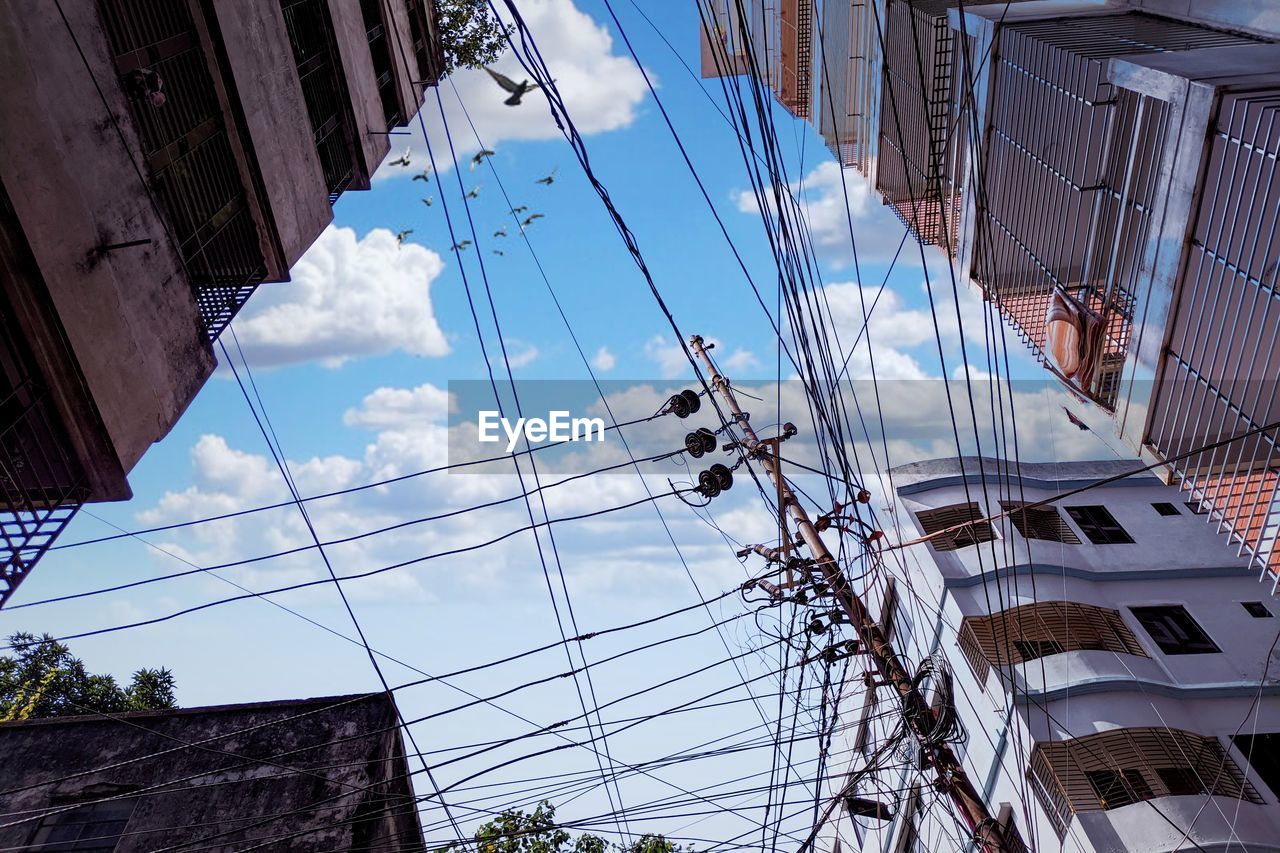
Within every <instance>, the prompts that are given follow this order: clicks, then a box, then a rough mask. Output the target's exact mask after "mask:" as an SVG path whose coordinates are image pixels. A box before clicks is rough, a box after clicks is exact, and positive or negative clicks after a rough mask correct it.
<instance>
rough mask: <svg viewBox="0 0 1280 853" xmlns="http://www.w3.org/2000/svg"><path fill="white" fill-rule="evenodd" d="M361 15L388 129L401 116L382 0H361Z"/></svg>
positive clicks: (394, 125)
mask: <svg viewBox="0 0 1280 853" xmlns="http://www.w3.org/2000/svg"><path fill="white" fill-rule="evenodd" d="M360 15H361V17H362V19H363V20H364V29H365V36H366V38H367V39H368V41H369V56H370V57H371V58H372V59H373V76H374V79H375V81H376V82H377V86H378V97H379V98H381V100H382V115H383V117H384V118H385V119H386V121H387V130H390V129H391V128H393V127H396V126H398V125H400V124H402V123H403V122H404V116H402V115H401V113H400V99H399V97H397V95H396V77H395V73H394V71H393V69H392V62H391V41H390V39H388V38H387V25H386V22H385V20H384V19H383V9H382V0H360Z"/></svg>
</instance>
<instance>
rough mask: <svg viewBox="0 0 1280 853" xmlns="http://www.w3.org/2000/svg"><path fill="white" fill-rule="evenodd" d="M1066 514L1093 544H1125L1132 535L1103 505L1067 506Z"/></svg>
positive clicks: (1131, 540) (1129, 542)
mask: <svg viewBox="0 0 1280 853" xmlns="http://www.w3.org/2000/svg"><path fill="white" fill-rule="evenodd" d="M1066 509H1067V515H1069V516H1071V519H1072V520H1073V521H1074V522H1075V523H1076V524H1077V525H1079V527H1080V531H1081V532H1082V533H1084V535H1085V536H1087V537H1089V541H1090V542H1092V543H1093V544H1094V545H1127V544H1131V543H1132V542H1133V537H1131V536H1130V535H1129V534H1128V533H1126V532H1125V529H1124V528H1123V527H1121V526H1120V524H1119V523H1118V522H1117V521H1116V520H1115V518H1114V517H1113V516H1112V515H1111V513H1110V512H1108V511H1107V508H1106V507H1105V506H1069V507H1067V508H1066Z"/></svg>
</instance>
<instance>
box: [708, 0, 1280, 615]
mask: <svg viewBox="0 0 1280 853" xmlns="http://www.w3.org/2000/svg"><path fill="white" fill-rule="evenodd" d="M729 8H730V9H732V8H734V4H732V3H731V4H729ZM783 8H784V7H783V6H782V5H779V4H753V5H752V6H751V9H752V16H753V17H752V25H751V27H752V32H754V31H755V30H764V31H769V30H770V29H771V28H770V26H768V20H769V16H770V15H773V16H774V17H777V18H779V20H780V21H781V22H782V23H779V24H777V25H775V26H774V27H773V28H772V29H777V30H779V31H781V32H786V27H785V21H786V16H785V14H784V13H783V11H779V10H782V9H783ZM726 20H727V19H726ZM732 23H733V22H732V21H729V24H732ZM732 31H733V29H732V27H730V32H732ZM816 31H817V33H818V36H817V37H816V38H815V39H814V48H813V50H811V51H809V52H808V53H807V54H805V56H807V57H809V59H810V61H811V62H814V63H815V64H814V67H813V68H811V69H809V71H808V72H807V73H808V74H809V75H810V76H811V77H812V78H814V80H815V81H816V84H815V85H814V86H811V87H810V88H811V89H812V90H813V91H814V92H815V97H816V104H815V105H814V109H812V110H810V111H809V112H808V113H806V112H805V111H804V110H802V109H796V108H794V107H792V106H791V105H789V104H787V103H786V102H785V100H784V99H783V98H782V97H779V100H780V101H783V103H784V105H785V106H787V107H788V109H790V110H791V112H792V113H793V114H795V115H798V116H801V117H806V116H807V115H815V116H816V117H817V118H816V129H817V130H818V132H819V133H820V134H821V135H822V136H823V138H824V139H825V141H826V142H827V145H828V146H829V147H830V148H831V150H832V152H833V153H834V155H835V156H836V158H837V159H838V160H839V161H840V162H841V163H842V164H844V165H846V166H849V167H852V168H856V169H857V170H858V171H860V172H861V173H862V174H863V175H864V176H865V177H866V178H867V181H868V183H869V184H870V185H871V186H872V187H874V188H875V189H876V190H877V192H879V194H880V195H881V197H882V198H883V200H884V202H885V204H887V205H889V206H890V207H891V209H892V210H893V211H894V212H895V213H896V214H897V215H898V217H899V218H900V219H901V220H902V221H903V223H904V224H905V225H906V226H907V227H908V228H909V229H910V230H911V231H912V232H913V233H914V234H915V235H916V236H917V237H918V238H919V239H920V240H922V241H923V242H925V243H927V244H930V245H934V246H937V247H939V249H940V250H941V251H942V252H944V253H945V254H946V255H947V256H949V257H950V258H951V259H952V261H953V265H954V270H955V273H956V275H957V277H958V279H959V280H961V281H966V282H969V283H970V285H971V286H973V287H975V288H977V289H978V290H980V291H981V292H982V293H983V295H984V297H985V298H986V299H987V300H988V301H990V302H991V303H993V304H994V306H995V307H996V308H997V309H998V310H999V311H1000V312H1001V314H1002V315H1003V316H1004V318H1005V319H1006V321H1007V322H1008V323H1009V324H1010V325H1011V326H1012V328H1013V329H1014V330H1016V332H1017V333H1018V334H1019V336H1020V337H1021V338H1022V339H1023V340H1024V341H1025V342H1026V344H1027V345H1028V346H1029V347H1030V348H1031V350H1032V351H1033V353H1034V354H1035V356H1036V358H1037V359H1038V360H1039V361H1040V362H1041V363H1043V364H1044V365H1045V367H1046V369H1047V370H1048V371H1049V372H1050V373H1051V374H1052V375H1054V376H1056V377H1057V378H1059V379H1061V380H1062V381H1063V382H1064V383H1065V384H1066V385H1068V386H1069V387H1070V389H1071V390H1072V392H1073V395H1072V399H1073V400H1074V402H1073V404H1072V405H1073V408H1074V411H1073V414H1074V415H1075V416H1077V417H1079V418H1080V419H1081V420H1082V421H1084V422H1085V423H1087V424H1088V425H1089V426H1090V428H1092V429H1093V430H1094V431H1095V432H1096V433H1097V434H1098V435H1100V436H1102V437H1103V438H1104V439H1106V440H1108V441H1109V442H1111V443H1112V444H1113V445H1114V446H1115V447H1116V448H1117V449H1119V450H1122V451H1123V452H1125V453H1126V454H1134V455H1136V456H1138V457H1140V458H1142V459H1144V460H1145V461H1148V462H1154V463H1159V464H1160V466H1161V467H1160V469H1159V470H1160V472H1161V476H1162V477H1163V478H1164V479H1165V480H1166V481H1167V482H1170V483H1177V484H1178V485H1180V486H1181V487H1182V488H1183V489H1184V490H1185V491H1187V493H1188V494H1189V495H1190V496H1191V497H1192V498H1193V499H1195V500H1197V501H1199V502H1200V503H1201V504H1202V505H1203V506H1204V508H1205V509H1206V510H1207V511H1208V513H1209V515H1210V516H1211V520H1212V521H1213V522H1215V523H1216V525H1217V527H1218V529H1219V530H1220V531H1222V532H1225V533H1226V534H1228V536H1229V537H1230V539H1231V541H1232V543H1233V544H1234V545H1235V546H1236V548H1237V549H1238V550H1239V551H1240V552H1241V553H1246V554H1248V555H1250V556H1251V557H1252V558H1253V560H1254V564H1255V565H1256V566H1257V567H1258V568H1259V570H1260V574H1261V575H1262V576H1263V577H1264V578H1268V576H1269V580H1270V582H1271V584H1272V589H1273V591H1274V589H1275V588H1276V584H1277V583H1280V550H1278V549H1277V548H1276V542H1277V540H1278V539H1280V438H1278V437H1277V432H1276V430H1275V429H1266V427H1267V426H1269V425H1272V424H1276V423H1277V422H1280V403H1277V402H1276V401H1277V398H1278V397H1280V394H1277V391H1278V390H1280V389H1278V388H1277V380H1278V379H1280V355H1277V353H1276V346H1275V344H1276V341H1277V340H1280V337H1278V336H1280V303H1278V302H1277V298H1276V297H1277V293H1278V288H1277V282H1278V279H1277V270H1278V269H1280V229H1278V228H1277V227H1276V222H1277V220H1276V210H1277V198H1278V197H1280V168H1278V167H1277V162H1278V161H1280V129H1278V126H1277V123H1276V114H1277V110H1276V106H1277V103H1278V102H1280V44H1276V41H1277V40H1278V39H1280V7H1278V6H1277V5H1276V4H1275V3H1272V2H1269V0H1195V2H1189V0H1013V2H1007V3H1006V2H994V3H988V4H964V9H963V14H962V13H961V9H960V3H958V2H956V0H866V2H864V0H825V2H823V3H821V4H820V6H819V11H818V12H817V24H816ZM705 42H706V38H705V35H704V44H705ZM740 52H741V51H740ZM775 54H777V55H778V56H786V55H787V54H786V52H785V51H775ZM705 55H706V53H705V51H704V56H705ZM796 55H797V56H798V55H799V54H796ZM724 67H726V68H730V69H732V71H733V73H743V72H745V71H746V70H747V66H746V65H745V63H744V62H743V61H741V60H739V61H738V63H737V64H736V65H734V64H733V63H729V64H727V65H725V66H724ZM705 72H706V68H705V66H704V73H705ZM804 73H805V72H804V70H803V69H800V70H797V72H796V74H797V75H801V76H802V75H803V74H804ZM769 82H770V84H771V85H773V83H772V78H770V79H769ZM775 88H776V87H775ZM1206 445H1214V447H1213V449H1210V450H1207V451H1205V452H1196V451H1197V450H1198V449H1200V448H1203V447H1205V446H1206Z"/></svg>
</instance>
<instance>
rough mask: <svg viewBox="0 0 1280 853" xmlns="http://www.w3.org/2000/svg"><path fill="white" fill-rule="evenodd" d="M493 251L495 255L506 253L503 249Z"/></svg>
mask: <svg viewBox="0 0 1280 853" xmlns="http://www.w3.org/2000/svg"><path fill="white" fill-rule="evenodd" d="M493 253H494V254H495V255H501V254H504V252H503V251H502V250H501V249H494V250H493Z"/></svg>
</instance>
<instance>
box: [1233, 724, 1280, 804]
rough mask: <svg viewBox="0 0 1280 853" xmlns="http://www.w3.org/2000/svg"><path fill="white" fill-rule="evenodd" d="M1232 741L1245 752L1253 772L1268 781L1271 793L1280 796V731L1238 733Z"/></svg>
mask: <svg viewBox="0 0 1280 853" xmlns="http://www.w3.org/2000/svg"><path fill="white" fill-rule="evenodd" d="M1231 742H1232V743H1234V744H1235V747H1236V749H1238V750H1240V752H1242V753H1243V754H1244V757H1245V760H1246V761H1248V762H1249V764H1250V766H1252V767H1253V772H1254V773H1257V774H1258V777H1259V778H1260V779H1262V781H1263V782H1265V783H1266V785H1267V787H1268V788H1270V789H1271V793H1273V794H1275V795H1277V796H1280V732H1263V733H1261V734H1252V735H1236V736H1235V737H1233V738H1232V739H1231Z"/></svg>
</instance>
